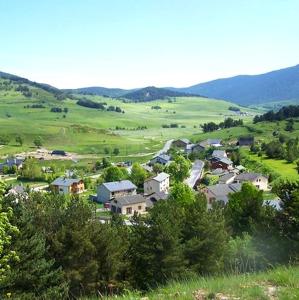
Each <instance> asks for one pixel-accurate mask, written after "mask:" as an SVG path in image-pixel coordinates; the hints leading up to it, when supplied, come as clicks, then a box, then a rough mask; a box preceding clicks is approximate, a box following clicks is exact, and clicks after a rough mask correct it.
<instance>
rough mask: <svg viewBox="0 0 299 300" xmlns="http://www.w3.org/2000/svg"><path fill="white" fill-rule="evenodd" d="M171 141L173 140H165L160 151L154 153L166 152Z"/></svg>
mask: <svg viewBox="0 0 299 300" xmlns="http://www.w3.org/2000/svg"><path fill="white" fill-rule="evenodd" d="M173 141H174V140H169V141H167V142H166V143H165V145H164V147H163V148H162V149H161V150H160V151H158V152H157V154H156V155H160V154H162V153H166V152H167V151H168V150H169V149H170V147H171V144H172V142H173Z"/></svg>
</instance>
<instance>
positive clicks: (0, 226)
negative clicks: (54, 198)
mask: <svg viewBox="0 0 299 300" xmlns="http://www.w3.org/2000/svg"><path fill="white" fill-rule="evenodd" d="M5 188H6V186H5V184H4V183H3V182H2V181H0V287H1V286H2V284H3V281H4V280H5V279H6V276H7V270H9V269H10V264H11V262H12V261H13V260H15V259H17V255H16V252H15V251H14V250H13V249H11V248H10V245H11V239H12V237H13V236H14V235H15V234H17V233H18V229H17V227H16V226H14V225H12V224H11V218H12V216H13V211H12V209H11V207H7V208H6V209H4V207H3V194H4V192H5Z"/></svg>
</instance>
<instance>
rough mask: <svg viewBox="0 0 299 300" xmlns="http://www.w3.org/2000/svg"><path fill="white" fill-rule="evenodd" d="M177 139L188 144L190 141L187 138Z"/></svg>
mask: <svg viewBox="0 0 299 300" xmlns="http://www.w3.org/2000/svg"><path fill="white" fill-rule="evenodd" d="M179 141H182V142H184V143H186V144H189V143H190V141H189V140H188V139H179Z"/></svg>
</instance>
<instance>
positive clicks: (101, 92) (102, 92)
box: [64, 86, 136, 97]
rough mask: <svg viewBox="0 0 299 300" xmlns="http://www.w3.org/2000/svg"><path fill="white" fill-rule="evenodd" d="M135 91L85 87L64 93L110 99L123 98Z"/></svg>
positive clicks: (67, 90)
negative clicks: (107, 97)
mask: <svg viewBox="0 0 299 300" xmlns="http://www.w3.org/2000/svg"><path fill="white" fill-rule="evenodd" d="M135 90H136V89H133V90H124V89H119V88H105V87H101V86H91V87H83V88H78V89H65V90H64V91H66V92H70V93H76V94H83V95H98V96H109V97H121V96H122V95H124V94H126V93H129V92H131V91H135Z"/></svg>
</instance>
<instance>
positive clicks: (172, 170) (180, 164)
mask: <svg viewBox="0 0 299 300" xmlns="http://www.w3.org/2000/svg"><path fill="white" fill-rule="evenodd" d="M190 168H191V162H190V161H189V160H188V159H186V158H184V157H183V156H177V157H176V158H175V160H174V162H172V163H171V164H170V165H169V166H168V168H167V172H168V173H169V174H170V175H171V177H172V178H173V179H174V180H175V181H177V182H183V180H184V179H186V178H187V177H188V176H189V172H190Z"/></svg>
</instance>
